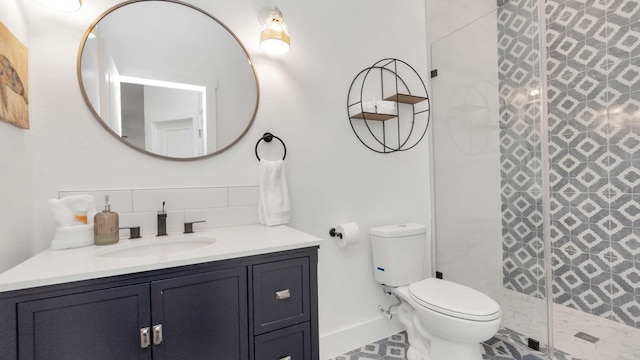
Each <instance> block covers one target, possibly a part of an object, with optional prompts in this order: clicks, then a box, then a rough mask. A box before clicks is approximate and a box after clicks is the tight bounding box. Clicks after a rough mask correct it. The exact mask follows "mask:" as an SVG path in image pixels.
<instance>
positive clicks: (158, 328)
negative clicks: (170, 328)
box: [153, 324, 162, 345]
mask: <svg viewBox="0 0 640 360" xmlns="http://www.w3.org/2000/svg"><path fill="white" fill-rule="evenodd" d="M160 344H162V324H158V325H154V326H153V345H160Z"/></svg>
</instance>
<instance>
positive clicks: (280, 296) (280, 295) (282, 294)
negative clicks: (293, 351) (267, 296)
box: [276, 289, 291, 360]
mask: <svg viewBox="0 0 640 360" xmlns="http://www.w3.org/2000/svg"><path fill="white" fill-rule="evenodd" d="M290 297H291V291H289V289H285V290H280V291H276V299H277V300H284V299H288V298H290ZM282 359H285V360H287V358H282ZM289 360H290V359H289Z"/></svg>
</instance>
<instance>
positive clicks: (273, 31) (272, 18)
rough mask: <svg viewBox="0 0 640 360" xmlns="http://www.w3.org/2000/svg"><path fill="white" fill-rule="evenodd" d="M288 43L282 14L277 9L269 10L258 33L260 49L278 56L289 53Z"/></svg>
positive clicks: (289, 41)
mask: <svg viewBox="0 0 640 360" xmlns="http://www.w3.org/2000/svg"><path fill="white" fill-rule="evenodd" d="M290 43H291V40H290V38H289V32H288V31H287V24H285V23H284V20H283V19H282V13H281V12H280V10H278V9H275V10H271V11H270V12H269V15H268V16H267V21H266V22H265V24H264V26H263V27H262V32H261V33H260V48H261V49H262V50H263V51H265V52H267V53H270V54H277V55H279V54H284V53H286V52H287V51H289V44H290Z"/></svg>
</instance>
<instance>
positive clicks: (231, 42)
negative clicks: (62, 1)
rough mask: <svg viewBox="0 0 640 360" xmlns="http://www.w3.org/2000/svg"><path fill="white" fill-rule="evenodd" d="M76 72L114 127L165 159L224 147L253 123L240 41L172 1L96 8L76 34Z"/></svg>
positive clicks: (252, 78)
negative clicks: (96, 13)
mask: <svg viewBox="0 0 640 360" xmlns="http://www.w3.org/2000/svg"><path fill="white" fill-rule="evenodd" d="M78 81H79V82H80V89H81V90H82V94H83V96H84V98H85V101H86V102H87V104H88V105H89V107H90V108H91V110H92V112H93V114H94V115H95V116H96V118H97V119H98V120H99V121H100V123H101V124H102V125H103V126H104V127H105V128H106V129H107V130H108V131H109V132H110V133H111V134H112V135H114V136H116V137H117V138H118V139H120V140H121V141H122V142H124V143H125V144H127V145H129V146H131V147H133V148H134V149H136V150H139V151H142V152H144V153H146V154H149V155H153V156H156V157H162V158H166V159H172V160H193V159H200V158H204V157H208V156H212V155H215V154H218V153H220V152H222V151H224V150H226V149H228V148H230V147H231V146H232V145H233V144H235V143H236V142H237V141H238V140H240V138H241V137H242V136H243V135H244V134H245V133H246V132H247V130H248V129H249V127H250V126H251V123H252V122H253V119H254V117H255V115H256V112H257V110H258V102H259V98H260V93H259V86H258V77H257V75H256V73H255V70H254V68H253V63H252V61H251V57H250V56H249V53H248V52H247V50H246V49H245V48H244V46H243V45H242V43H241V42H240V40H239V39H238V38H237V37H236V36H235V35H234V34H233V33H232V32H231V31H230V30H229V29H228V28H227V27H226V26H225V25H224V24H223V23H221V22H220V21H219V20H217V19H216V18H214V17H213V16H211V15H209V14H207V13H206V12H204V11H202V10H201V9H198V8H196V7H194V6H191V5H189V4H185V3H181V2H178V1H158V0H135V1H129V2H125V3H122V4H120V5H117V6H115V7H114V8H112V9H110V10H108V11H106V12H105V13H104V14H102V15H101V16H100V17H99V18H98V19H97V20H96V21H95V22H94V23H93V24H92V25H91V27H89V29H88V30H87V32H86V34H85V36H84V38H83V39H82V43H81V45H80V49H79V51H78Z"/></svg>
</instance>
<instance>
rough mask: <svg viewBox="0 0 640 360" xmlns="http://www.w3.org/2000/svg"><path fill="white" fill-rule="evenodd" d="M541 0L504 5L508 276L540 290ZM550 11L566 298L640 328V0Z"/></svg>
mask: <svg viewBox="0 0 640 360" xmlns="http://www.w3.org/2000/svg"><path fill="white" fill-rule="evenodd" d="M532 3H535V0H524V1H518V0H515V1H514V0H512V1H509V2H507V3H505V4H504V6H502V7H501V8H500V11H499V13H498V23H499V25H498V26H499V34H500V35H499V36H500V39H499V41H500V44H501V46H500V49H499V51H500V63H499V67H500V84H501V88H500V90H501V101H503V106H502V108H501V110H502V111H501V117H502V119H501V121H502V123H501V124H502V126H503V132H502V133H501V143H502V147H501V153H502V163H501V166H502V199H503V234H504V236H503V244H504V274H505V277H504V285H505V287H507V288H510V289H513V290H516V291H519V292H522V293H525V294H529V295H533V296H538V297H540V296H541V295H543V294H544V291H543V290H544V278H543V277H537V271H539V270H540V269H541V268H540V266H541V265H543V264H544V262H543V261H542V260H540V259H541V257H537V256H539V255H540V253H539V252H536V250H538V249H540V244H539V243H538V240H539V239H541V237H539V235H540V234H539V233H540V232H541V223H540V221H539V220H540V216H541V211H540V209H541V208H540V207H541V206H542V204H541V202H540V197H539V196H538V194H539V192H538V190H539V186H540V182H539V179H540V177H539V175H540V173H539V169H540V167H539V166H540V157H539V155H540V153H539V143H537V142H536V141H531V140H533V139H537V137H539V132H538V133H536V131H539V130H537V129H539V128H538V127H536V125H535V124H536V121H537V118H538V116H537V115H538V114H537V112H536V111H537V109H534V108H533V107H531V106H528V105H526V102H523V100H522V99H524V98H525V96H526V91H527V90H529V91H530V90H531V89H534V88H535V86H536V83H535V79H534V78H533V75H531V74H537V73H538V72H536V71H532V69H533V70H535V63H533V64H531V63H529V62H527V61H523V58H522V56H521V54H525V53H531V54H536V46H537V44H536V42H535V41H533V42H530V36H527V34H534V32H535V31H536V25H535V24H534V23H535V18H536V17H535V16H537V14H536V15H534V17H532V18H529V16H530V15H531V14H532V12H535V10H532ZM545 16H546V21H547V32H546V40H547V44H548V49H547V50H548V58H547V59H546V66H547V71H548V79H547V80H548V85H549V90H548V94H547V95H548V99H549V134H548V136H549V156H550V163H551V169H550V186H551V203H550V204H549V206H550V209H551V228H550V231H551V243H552V252H553V255H552V259H551V264H552V268H553V279H552V291H553V297H554V301H555V303H558V304H562V305H566V306H569V307H572V308H576V309H579V310H582V311H585V312H588V313H591V314H595V315H599V316H603V317H606V318H609V319H611V320H614V321H618V322H621V323H624V324H627V325H629V326H634V327H637V328H640V0H586V1H585V0H546V3H545ZM534 40H535V39H534ZM526 46H529V48H526ZM532 57H534V55H532ZM529 95H531V92H529ZM529 115H530V116H531V117H529ZM530 139H531V140H530ZM527 164H533V165H534V166H530V167H528V168H527V167H526V165H527ZM518 193H519V194H518ZM522 249H524V250H525V251H523V250H522ZM535 281H537V283H536V282H535Z"/></svg>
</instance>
